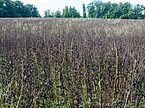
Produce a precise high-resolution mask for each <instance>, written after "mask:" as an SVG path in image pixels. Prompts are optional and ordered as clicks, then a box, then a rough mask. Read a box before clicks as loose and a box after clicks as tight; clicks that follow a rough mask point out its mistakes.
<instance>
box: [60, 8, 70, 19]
mask: <svg viewBox="0 0 145 108" xmlns="http://www.w3.org/2000/svg"><path fill="white" fill-rule="evenodd" d="M62 15H63V17H64V18H69V17H70V13H69V7H68V6H65V8H64V9H63V14H62Z"/></svg>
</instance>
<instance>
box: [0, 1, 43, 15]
mask: <svg viewBox="0 0 145 108" xmlns="http://www.w3.org/2000/svg"><path fill="white" fill-rule="evenodd" d="M0 17H40V14H39V11H38V9H37V7H35V6H34V5H32V4H26V5H24V4H23V2H21V1H12V0H0Z"/></svg>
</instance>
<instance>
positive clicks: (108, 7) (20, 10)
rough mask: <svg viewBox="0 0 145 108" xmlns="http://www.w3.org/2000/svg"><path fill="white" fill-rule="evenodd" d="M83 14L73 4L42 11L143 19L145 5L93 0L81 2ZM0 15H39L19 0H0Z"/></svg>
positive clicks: (48, 15)
mask: <svg viewBox="0 0 145 108" xmlns="http://www.w3.org/2000/svg"><path fill="white" fill-rule="evenodd" d="M82 9H83V12H82V13H83V14H82V15H81V14H80V12H79V11H78V10H77V9H76V8H75V7H73V6H65V7H64V8H63V9H62V10H57V11H52V10H50V9H47V10H45V11H44V18H104V19H108V18H113V19H118V18H120V19H145V6H144V5H139V4H137V5H135V6H133V5H132V4H131V3H129V2H125V3H111V2H102V1H100V0H95V1H93V2H91V3H89V4H87V5H86V4H82ZM0 17H41V16H40V14H39V11H38V9H37V7H35V6H34V5H32V4H26V5H24V3H23V2H21V1H12V0H0Z"/></svg>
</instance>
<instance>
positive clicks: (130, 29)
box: [0, 19, 145, 108]
mask: <svg viewBox="0 0 145 108" xmlns="http://www.w3.org/2000/svg"><path fill="white" fill-rule="evenodd" d="M0 34H1V35H0V108H8V107H10V108H82V107H83V108H144V107H145V21H141V20H138V21H135V20H96V19H90V20H87V19H37V20H36V19H1V20H0Z"/></svg>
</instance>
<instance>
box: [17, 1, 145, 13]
mask: <svg viewBox="0 0 145 108" xmlns="http://www.w3.org/2000/svg"><path fill="white" fill-rule="evenodd" d="M20 1H22V2H23V3H24V4H33V5H35V6H36V7H37V8H38V10H39V13H40V14H41V16H43V14H44V11H45V10H47V9H50V10H52V11H56V10H58V9H59V10H62V9H63V8H64V7H65V6H66V5H67V6H75V7H76V9H77V10H79V12H80V13H82V4H83V3H85V4H88V3H91V2H92V1H93V0H20ZM101 1H103V2H108V1H110V2H112V3H119V2H130V3H131V4H133V5H136V4H143V5H145V0H101Z"/></svg>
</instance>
